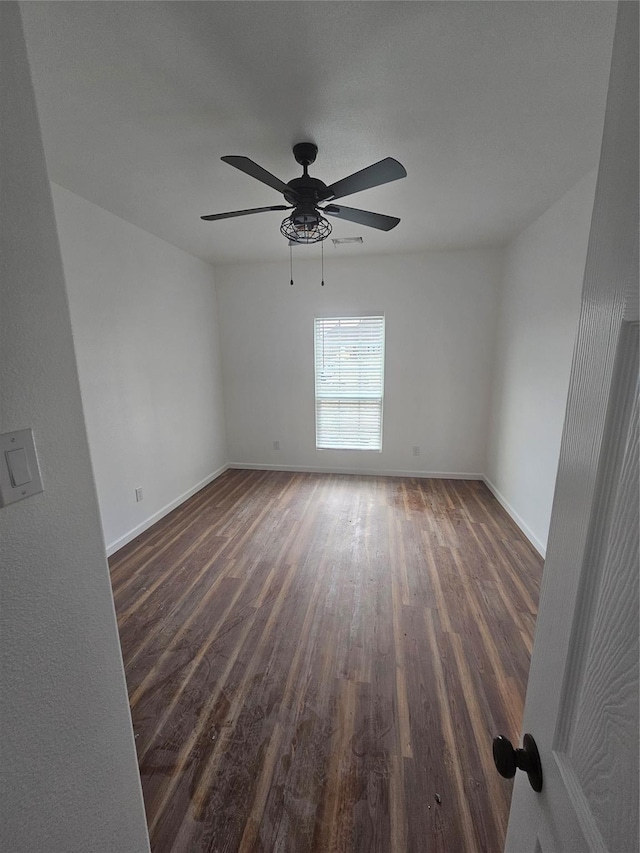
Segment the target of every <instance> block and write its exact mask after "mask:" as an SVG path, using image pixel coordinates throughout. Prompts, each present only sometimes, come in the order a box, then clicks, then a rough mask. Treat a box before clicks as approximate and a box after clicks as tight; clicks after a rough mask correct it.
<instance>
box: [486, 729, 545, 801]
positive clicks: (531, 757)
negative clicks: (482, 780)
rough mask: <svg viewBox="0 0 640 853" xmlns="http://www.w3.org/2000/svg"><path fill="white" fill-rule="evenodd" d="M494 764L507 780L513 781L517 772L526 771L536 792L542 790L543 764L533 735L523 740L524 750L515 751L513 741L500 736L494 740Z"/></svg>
mask: <svg viewBox="0 0 640 853" xmlns="http://www.w3.org/2000/svg"><path fill="white" fill-rule="evenodd" d="M493 762H494V764H495V765H496V769H497V771H498V773H499V774H500V775H501V776H504V778H505V779H513V777H514V776H515V775H516V770H524V772H525V773H526V774H527V776H528V777H529V784H530V785H531V787H532V788H533V790H534V791H536V792H537V793H540V791H541V790H542V764H541V763H540V754H539V752H538V747H537V746H536V742H535V740H534V739H533V737H532V736H531V735H528V734H527V735H525V736H524V737H523V739H522V749H514V748H513V744H512V743H511V741H510V740H509V739H508V738H506V737H502V735H498V737H494V739H493Z"/></svg>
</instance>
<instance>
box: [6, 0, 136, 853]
mask: <svg viewBox="0 0 640 853" xmlns="http://www.w3.org/2000/svg"><path fill="white" fill-rule="evenodd" d="M0 34H1V35H0V63H1V65H2V68H1V70H0V78H1V79H2V86H1V87H0V97H1V102H0V125H1V126H2V148H1V152H2V155H1V156H2V159H1V166H0V168H1V170H2V208H1V212H0V241H1V242H2V247H1V249H2V251H1V252H0V255H2V257H3V273H2V276H0V324H1V328H0V365H1V367H2V382H1V384H0V414H1V425H0V430H1V431H2V432H5V431H9V430H16V429H24V428H27V427H32V428H33V431H34V435H35V440H36V445H37V449H38V455H39V459H40V465H41V468H42V479H43V483H44V492H43V493H42V494H39V495H36V496H34V497H32V498H29V499H26V500H23V501H20V502H19V503H15V504H12V505H11V506H7V507H4V508H3V509H0V525H1V532H2V535H1V541H2V572H1V573H0V585H1V591H0V602H1V608H2V617H1V618H2V643H1V644H0V664H1V668H2V673H1V679H0V680H1V683H2V688H1V690H0V719H1V725H2V746H1V750H0V751H1V754H2V758H1V761H0V773H1V774H2V785H1V787H2V793H1V795H0V803H1V806H0V808H1V809H2V816H1V817H0V849H2V850H3V851H6V853H89V851H90V853H114V851H118V853H144V851H148V850H149V845H148V841H147V832H146V825H145V817H144V807H143V803H142V794H141V789H140V779H139V776H138V768H137V761H136V753H135V747H134V739H133V731H132V728H131V719H130V715H129V706H128V700H127V691H126V686H125V680H124V671H123V667H122V660H121V656H120V648H119V644H118V634H117V629H116V620H115V614H114V610H113V600H112V596H111V587H110V584H109V573H108V569H107V564H106V560H105V556H104V548H103V544H102V534H101V530H100V519H99V515H98V504H97V501H96V493H95V487H94V483H93V478H92V474H91V463H90V460H89V449H88V446H87V438H86V432H85V426H84V421H83V415H82V407H81V399H80V389H79V385H78V376H77V371H76V362H75V356H74V348H73V341H72V336H71V324H70V319H69V309H68V305H67V296H66V292H65V282H64V276H63V270H62V263H61V260H60V253H59V247H58V240H57V236H56V226H55V219H54V213H53V206H52V202H51V193H50V189H49V182H48V178H47V171H46V166H45V160H44V153H43V150H42V143H41V138H40V129H39V125H38V118H37V113H36V107H35V100H34V96H33V90H32V87H31V79H30V74H29V67H28V64H27V59H26V53H25V48H24V40H23V37H22V31H21V25H20V17H19V12H18V8H17V5H16V4H15V3H0Z"/></svg>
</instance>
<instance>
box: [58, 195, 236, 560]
mask: <svg viewBox="0 0 640 853" xmlns="http://www.w3.org/2000/svg"><path fill="white" fill-rule="evenodd" d="M53 201H54V208H55V213H56V221H57V224H58V233H59V235H60V246H61V250H62V260H63V263H64V270H65V278H66V281H67V289H68V292H69V307H70V309H71V324H72V327H73V337H74V341H75V346H76V355H77V359H78V372H79V375H80V388H81V391H82V401H83V404H84V410H85V413H86V419H87V433H88V436H89V447H90V450H91V459H92V462H93V469H94V473H95V478H96V486H97V489H98V500H99V502H100V513H101V517H102V525H103V529H104V536H105V541H106V543H107V547H108V548H109V550H110V551H111V550H113V549H114V547H116V546H121V545H123V544H124V543H125V541H128V539H130V538H132V536H133V535H134V534H136V533H139V532H140V531H141V530H142V529H144V528H145V527H146V526H148V525H149V524H150V523H151V522H153V521H155V520H157V519H158V518H159V517H160V516H161V515H163V514H164V513H165V512H166V511H167V510H168V509H170V508H172V507H173V506H175V505H176V504H177V503H180V501H181V500H183V499H184V498H186V497H187V496H188V495H189V494H191V493H192V492H193V491H195V489H196V488H198V487H199V486H202V485H204V483H206V482H207V481H208V480H209V479H211V477H212V475H213V474H215V473H216V472H219V471H220V469H221V468H223V466H224V465H225V463H226V461H227V455H226V442H225V427H224V416H223V412H222V377H221V374H220V357H219V353H218V327H217V325H218V324H217V312H216V304H215V292H214V287H213V269H212V267H211V266H209V264H206V263H204V261H201V260H199V259H198V258H194V257H192V256H191V255H188V254H186V252H183V251H181V250H180V249H176V248H175V247H174V246H170V245H169V244H168V243H165V242H164V241H163V240H160V239H158V238H157V237H153V236H152V235H151V234H147V233H146V232H145V231H142V230H141V229H140V228H136V227H135V226H134V225H130V224H129V223H128V222H125V221H124V220H123V219H120V218H119V217H117V216H114V215H113V214H111V213H108V212H107V211H106V210H102V209H101V208H99V207H96V205H94V204H91V203H90V202H88V201H85V200H84V199H82V198H80V197H79V196H77V195H74V194H73V193H70V192H68V191H67V190H64V189H62V188H60V187H57V186H54V187H53ZM138 487H141V488H142V489H143V494H144V498H143V500H142V501H141V502H138V503H137V502H136V498H135V490H136V488H138Z"/></svg>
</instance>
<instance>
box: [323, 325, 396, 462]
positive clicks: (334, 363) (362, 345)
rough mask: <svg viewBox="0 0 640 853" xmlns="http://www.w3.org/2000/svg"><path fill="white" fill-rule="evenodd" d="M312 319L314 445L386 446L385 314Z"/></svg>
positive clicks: (347, 446) (371, 447) (330, 446)
mask: <svg viewBox="0 0 640 853" xmlns="http://www.w3.org/2000/svg"><path fill="white" fill-rule="evenodd" d="M314 323H315V335H314V339H315V370H316V447H318V448H322V449H327V450H328V449H339V450H382V398H383V385H384V317H331V318H319V319H316V320H315V321H314Z"/></svg>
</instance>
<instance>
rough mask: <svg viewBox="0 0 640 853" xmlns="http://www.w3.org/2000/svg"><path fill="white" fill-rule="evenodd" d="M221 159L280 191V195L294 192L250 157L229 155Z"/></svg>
mask: <svg viewBox="0 0 640 853" xmlns="http://www.w3.org/2000/svg"><path fill="white" fill-rule="evenodd" d="M220 159H221V160H224V162H225V163H228V164H229V165H230V166H235V167H236V169H240V171H241V172H244V173H245V174H247V175H250V176H251V177H252V178H255V179H256V180H258V181H262V183H263V184H266V185H267V186H268V187H273V189H274V190H278V192H280V193H285V192H289V193H290V192H292V190H291V188H290V187H288V186H287V185H286V184H285V183H284V181H281V180H280V178H276V176H275V175H272V174H271V172H267V170H266V169H263V168H262V166H258V164H257V163H254V162H253V160H250V159H249V158H248V157H236V156H234V155H228V156H225V157H221V158H220Z"/></svg>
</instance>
